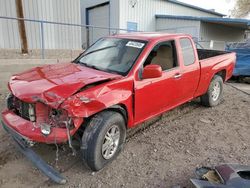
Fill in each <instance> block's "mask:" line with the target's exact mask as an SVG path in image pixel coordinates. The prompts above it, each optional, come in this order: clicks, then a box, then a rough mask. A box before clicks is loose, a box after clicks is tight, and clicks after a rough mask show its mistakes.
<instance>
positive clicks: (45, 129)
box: [41, 123, 51, 136]
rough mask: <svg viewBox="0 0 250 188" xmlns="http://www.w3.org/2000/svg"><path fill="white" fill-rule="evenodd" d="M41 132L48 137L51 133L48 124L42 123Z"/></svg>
mask: <svg viewBox="0 0 250 188" xmlns="http://www.w3.org/2000/svg"><path fill="white" fill-rule="evenodd" d="M41 132H42V133H43V134H44V135H45V136H48V135H49V134H50V133H51V129H50V125H48V124H47V123H42V124H41Z"/></svg>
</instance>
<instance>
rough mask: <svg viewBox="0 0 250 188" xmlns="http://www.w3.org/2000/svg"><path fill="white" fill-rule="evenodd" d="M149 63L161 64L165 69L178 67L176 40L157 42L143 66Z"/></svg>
mask: <svg viewBox="0 0 250 188" xmlns="http://www.w3.org/2000/svg"><path fill="white" fill-rule="evenodd" d="M149 64H156V65H160V66H161V68H162V70H163V71H164V70H168V69H172V68H174V67H177V66H178V63H177V56H176V48H175V42H174V41H167V42H162V43H160V44H157V45H156V46H155V47H154V49H153V50H152V51H151V52H150V54H149V56H148V57H147V59H146V61H145V63H144V65H143V67H145V66H146V65H149Z"/></svg>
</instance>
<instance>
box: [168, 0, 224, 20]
mask: <svg viewBox="0 0 250 188" xmlns="http://www.w3.org/2000/svg"><path fill="white" fill-rule="evenodd" d="M167 1H168V2H170V3H174V4H177V5H182V6H185V7H188V8H192V9H195V10H200V11H202V12H207V13H210V14H214V15H217V16H221V17H222V16H226V15H225V14H221V13H218V12H215V11H213V10H208V9H204V8H201V7H197V6H194V5H190V4H187V3H183V2H180V1H177V0H167Z"/></svg>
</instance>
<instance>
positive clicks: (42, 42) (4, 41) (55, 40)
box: [0, 16, 129, 59]
mask: <svg viewBox="0 0 250 188" xmlns="http://www.w3.org/2000/svg"><path fill="white" fill-rule="evenodd" d="M19 21H24V23H25V32H26V38H27V45H28V50H29V53H28V54H26V55H22V54H21V53H20V51H21V46H22V44H21V40H20V36H19V27H18V22H19ZM126 32H129V30H126V29H119V28H106V27H98V26H92V25H81V24H71V23H60V22H51V21H45V20H32V19H21V18H14V17H4V16H0V58H2V59H9V58H17V59H19V58H37V59H38V58H42V59H44V58H58V57H62V58H71V59H72V58H74V57H76V56H77V55H78V54H79V53H80V52H81V51H82V50H83V49H85V48H87V47H88V46H89V45H91V44H93V43H94V42H95V41H96V40H98V39H99V38H100V37H103V36H107V35H112V34H116V33H126Z"/></svg>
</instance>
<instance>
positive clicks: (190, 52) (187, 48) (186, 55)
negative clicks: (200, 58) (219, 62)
mask: <svg viewBox="0 0 250 188" xmlns="http://www.w3.org/2000/svg"><path fill="white" fill-rule="evenodd" d="M180 44H181V49H182V56H183V61H184V65H185V66H188V65H192V64H193V63H194V62H195V56H194V48H193V45H192V43H191V41H190V39H188V38H182V39H180Z"/></svg>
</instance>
